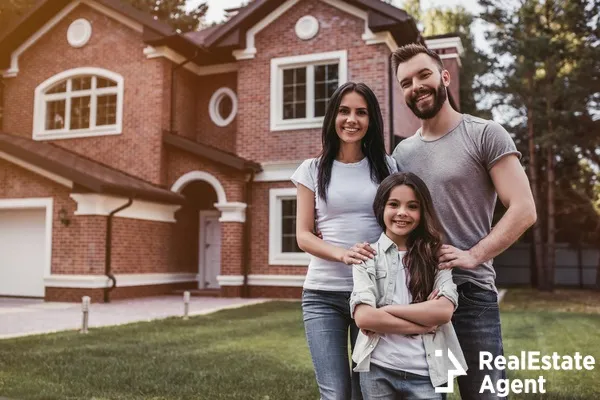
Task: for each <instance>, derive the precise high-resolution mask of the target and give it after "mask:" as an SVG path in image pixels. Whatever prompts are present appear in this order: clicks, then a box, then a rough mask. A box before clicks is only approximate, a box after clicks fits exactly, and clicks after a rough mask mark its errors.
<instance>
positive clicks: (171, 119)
mask: <svg viewBox="0 0 600 400" xmlns="http://www.w3.org/2000/svg"><path fill="white" fill-rule="evenodd" d="M198 54H200V52H199V51H198V50H196V52H195V53H194V55H193V56H192V57H190V58H186V59H185V60H183V62H181V63H179V64H177V65H176V66H175V67H173V68H171V113H170V115H169V133H174V132H175V72H177V70H178V69H179V68H181V67H183V66H184V65H185V64H187V63H189V62H190V61H193V60H195V59H196V57H198Z"/></svg>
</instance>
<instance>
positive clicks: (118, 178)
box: [0, 132, 185, 204]
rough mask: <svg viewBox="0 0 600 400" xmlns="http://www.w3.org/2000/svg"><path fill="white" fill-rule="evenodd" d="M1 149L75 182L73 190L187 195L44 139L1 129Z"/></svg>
mask: <svg viewBox="0 0 600 400" xmlns="http://www.w3.org/2000/svg"><path fill="white" fill-rule="evenodd" d="M0 151H1V152H4V153H7V154H9V155H11V156H13V157H15V158H18V159H20V160H22V161H25V162H27V163H29V164H32V165H34V166H36V167H38V168H40V169H42V170H44V171H48V172H51V173H53V174H55V175H58V176H61V177H63V178H65V179H68V180H70V181H72V182H73V183H74V184H75V185H76V188H75V190H74V191H84V192H85V191H91V192H95V193H103V194H112V195H117V196H126V197H132V198H135V199H139V200H147V201H155V202H161V203H169V204H184V202H185V198H184V197H183V196H182V195H180V194H178V193H174V192H171V191H170V190H167V189H164V188H161V187H158V186H155V185H153V184H151V183H148V182H146V181H143V180H141V179H139V178H135V177H133V176H130V175H127V174H125V173H123V172H121V171H118V170H115V169H112V168H110V167H107V166H105V165H102V164H100V163H98V162H95V161H92V160H90V159H87V158H85V157H83V156H80V155H78V154H75V153H72V152H70V151H68V150H65V149H63V148H60V147H58V146H55V145H52V144H50V143H45V142H36V141H33V140H31V139H26V138H23V137H20V136H15V135H10V134H8V133H4V132H0Z"/></svg>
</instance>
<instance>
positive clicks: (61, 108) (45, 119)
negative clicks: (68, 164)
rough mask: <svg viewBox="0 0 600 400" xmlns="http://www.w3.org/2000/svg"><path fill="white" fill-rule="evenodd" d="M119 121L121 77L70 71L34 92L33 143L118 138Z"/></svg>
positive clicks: (93, 70)
mask: <svg viewBox="0 0 600 400" xmlns="http://www.w3.org/2000/svg"><path fill="white" fill-rule="evenodd" d="M122 119H123V77H122V76H121V75H119V74H116V73H114V72H111V71H106V70H103V69H98V68H77V69H72V70H69V71H65V72H61V73H60V74H58V75H55V76H53V77H52V78H50V79H47V80H46V81H45V82H43V83H42V84H41V85H39V86H38V87H37V88H36V90H35V110H34V120H35V121H34V132H33V138H34V139H35V140H47V139H67V138H75V137H88V136H103V135H118V134H120V133H121V132H122Z"/></svg>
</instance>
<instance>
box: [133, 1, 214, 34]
mask: <svg viewBox="0 0 600 400" xmlns="http://www.w3.org/2000/svg"><path fill="white" fill-rule="evenodd" d="M126 1H127V2H129V3H130V4H131V5H132V6H134V7H136V8H137V9H139V10H142V11H146V12H149V13H150V14H152V15H154V18H156V19H158V20H161V21H164V22H167V23H168V24H169V25H171V26H172V27H173V28H174V29H176V30H177V31H178V32H189V31H195V30H197V29H198V28H199V27H200V26H201V25H202V24H203V22H204V16H205V15H206V11H208V5H207V4H206V3H202V4H199V5H198V6H196V7H195V8H194V9H192V10H189V11H186V7H185V3H186V0H126Z"/></svg>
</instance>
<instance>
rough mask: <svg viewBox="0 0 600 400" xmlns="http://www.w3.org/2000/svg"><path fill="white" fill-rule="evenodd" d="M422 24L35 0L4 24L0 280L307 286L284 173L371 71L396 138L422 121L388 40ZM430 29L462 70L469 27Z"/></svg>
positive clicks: (101, 291) (272, 291) (263, 1)
mask: <svg viewBox="0 0 600 400" xmlns="http://www.w3.org/2000/svg"><path fill="white" fill-rule="evenodd" d="M423 41H424V39H423V38H421V37H420V35H419V32H418V30H417V28H416V26H415V23H414V21H413V20H412V19H411V18H410V16H409V15H407V14H406V13H405V12H404V11H402V10H400V9H397V8H395V7H393V6H390V5H388V4H385V3H383V2H381V1H380V0H347V1H342V0H287V1H281V0H255V1H253V2H251V3H250V4H249V5H248V6H246V7H244V8H242V9H240V10H239V11H238V12H237V14H236V15H234V16H233V17H232V18H231V19H230V20H229V21H228V22H226V23H224V24H222V25H217V26H214V27H210V28H207V29H205V30H202V31H199V32H192V33H187V34H183V35H181V34H178V33H176V32H174V31H173V30H172V29H171V28H170V27H169V26H167V25H165V24H163V23H161V22H159V21H155V20H154V19H153V18H152V17H151V16H150V15H148V14H146V13H143V12H140V11H138V10H136V9H134V8H132V7H131V6H129V5H127V4H125V3H122V2H120V1H118V0H69V1H68V0H48V1H40V2H39V3H38V5H37V6H36V7H35V8H34V9H33V10H32V11H31V12H30V13H29V14H28V15H27V16H25V17H24V18H23V19H22V20H21V21H19V23H17V24H15V26H14V27H12V28H11V29H9V30H8V31H7V32H6V33H5V34H4V35H3V36H2V37H0V71H1V72H2V75H3V78H2V85H0V87H1V88H2V89H1V92H2V98H1V100H0V101H1V103H0V104H1V105H2V107H3V109H2V121H1V125H0V295H3V296H27V297H43V298H45V299H47V300H52V301H56V300H59V301H78V300H79V299H80V298H81V296H82V295H89V296H91V297H92V300H93V301H108V300H109V299H110V298H113V299H114V298H125V297H136V296H144V295H153V294H163V293H171V292H173V291H174V290H181V289H201V290H204V291H205V292H209V293H213V294H216V295H221V296H251V297H257V296H270V297H297V296H299V294H300V291H301V286H302V283H303V279H304V274H305V272H306V266H307V264H308V257H307V255H306V254H304V253H302V252H300V251H299V250H298V248H297V245H296V240H295V235H294V225H295V223H294V218H295V188H294V186H293V185H292V184H291V182H290V181H289V177H290V176H291V174H292V172H293V171H294V170H295V169H296V167H297V166H298V165H299V163H300V162H301V161H302V160H303V159H305V158H309V157H314V156H316V155H317V154H318V152H319V150H320V126H321V123H322V119H323V115H324V110H325V105H326V101H327V98H328V97H329V96H330V95H331V93H332V92H333V90H334V89H335V88H336V87H337V86H338V85H339V84H341V83H343V82H345V81H347V80H353V81H362V82H365V83H367V84H368V85H369V86H370V87H371V88H373V90H374V92H375V93H376V95H377V96H378V99H379V101H380V103H381V108H382V111H383V116H384V120H385V123H386V126H385V135H386V143H387V148H388V151H389V150H390V149H391V148H392V146H393V145H394V143H395V142H396V140H398V139H397V138H399V137H403V136H408V135H410V134H412V133H413V132H414V130H415V128H416V127H417V126H418V121H417V120H416V119H415V118H414V117H413V116H412V114H411V113H410V111H409V110H408V108H407V107H406V105H405V104H404V103H403V98H402V96H401V95H400V92H399V85H398V84H397V83H395V79H394V77H393V76H392V74H391V73H390V68H389V56H390V53H391V51H392V50H393V49H395V48H396V47H397V46H399V45H402V44H405V43H409V42H423ZM426 42H427V45H428V46H429V47H430V48H434V49H437V51H439V52H440V54H442V57H443V58H444V59H445V62H447V67H448V68H449V69H450V70H451V71H452V72H453V76H455V77H457V75H458V68H459V64H460V58H459V55H458V54H459V50H460V41H458V39H457V38H453V37H439V38H433V39H428V40H427V41H426ZM451 96H452V97H453V99H454V100H455V101H457V100H458V84H457V79H456V80H455V82H454V83H453V85H452V86H451Z"/></svg>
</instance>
